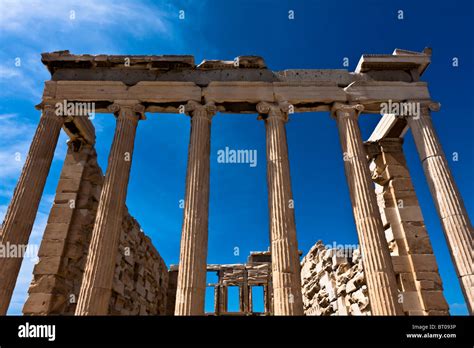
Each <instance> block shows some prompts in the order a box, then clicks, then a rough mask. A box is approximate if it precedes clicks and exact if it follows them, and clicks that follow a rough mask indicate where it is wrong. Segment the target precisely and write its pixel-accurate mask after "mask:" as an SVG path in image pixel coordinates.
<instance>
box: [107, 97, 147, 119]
mask: <svg viewBox="0 0 474 348" xmlns="http://www.w3.org/2000/svg"><path fill="white" fill-rule="evenodd" d="M107 110H108V111H110V112H112V113H113V114H114V115H115V116H116V117H117V118H128V119H131V120H133V121H139V120H144V119H146V118H145V106H144V105H143V104H141V103H140V101H138V100H115V101H114V102H113V104H110V105H109V106H108V107H107Z"/></svg>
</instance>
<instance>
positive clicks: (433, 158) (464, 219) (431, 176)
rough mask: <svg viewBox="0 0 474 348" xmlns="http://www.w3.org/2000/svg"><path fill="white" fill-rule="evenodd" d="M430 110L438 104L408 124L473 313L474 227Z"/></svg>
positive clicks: (435, 104)
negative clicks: (473, 254)
mask: <svg viewBox="0 0 474 348" xmlns="http://www.w3.org/2000/svg"><path fill="white" fill-rule="evenodd" d="M430 110H433V111H438V110H439V104H437V103H428V104H423V105H422V106H421V113H420V115H419V116H418V117H414V116H409V117H407V121H408V125H409V126H410V129H411V132H412V134H413V138H414V140H415V144H416V148H417V150H418V154H419V156H420V160H421V162H422V164H423V170H424V172H425V176H426V180H427V181H428V185H429V187H430V191H431V195H432V197H433V200H434V202H435V205H436V209H437V210H438V215H439V217H440V219H441V224H442V226H443V230H444V234H445V236H446V240H447V241H448V247H449V251H450V253H451V257H452V259H453V261H454V265H455V268H456V272H457V275H458V277H459V281H460V283H461V289H462V291H463V293H464V297H465V299H466V303H467V306H468V309H469V312H470V313H471V314H473V310H474V293H473V291H474V288H473V287H474V275H473V257H472V248H473V246H472V245H473V244H472V241H473V229H472V224H471V221H470V219H469V216H468V215H467V211H466V208H465V206H464V202H463V200H462V197H461V194H460V193H459V190H458V188H457V186H456V183H455V182H454V178H453V175H452V173H451V171H450V169H449V166H448V162H447V160H446V157H445V154H444V152H443V149H442V148H441V144H440V142H439V139H438V136H437V134H436V132H435V129H434V127H433V123H432V120H431V115H430Z"/></svg>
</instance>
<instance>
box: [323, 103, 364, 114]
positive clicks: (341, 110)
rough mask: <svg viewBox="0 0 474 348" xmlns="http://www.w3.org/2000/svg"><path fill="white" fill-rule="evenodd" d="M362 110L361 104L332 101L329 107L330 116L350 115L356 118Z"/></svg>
mask: <svg viewBox="0 0 474 348" xmlns="http://www.w3.org/2000/svg"><path fill="white" fill-rule="evenodd" d="M363 110H364V105H362V104H344V103H337V102H336V103H334V104H333V105H332V107H331V117H333V118H338V117H339V118H341V117H351V118H358V117H359V115H360V113H361V112H362V111H363Z"/></svg>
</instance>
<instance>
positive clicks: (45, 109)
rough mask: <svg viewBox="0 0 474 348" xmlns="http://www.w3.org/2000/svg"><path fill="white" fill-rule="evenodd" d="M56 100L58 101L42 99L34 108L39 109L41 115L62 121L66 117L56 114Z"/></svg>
mask: <svg viewBox="0 0 474 348" xmlns="http://www.w3.org/2000/svg"><path fill="white" fill-rule="evenodd" d="M58 102H60V101H58V100H56V99H43V100H42V101H41V103H39V104H38V105H36V106H35V108H36V110H41V112H42V114H41V117H50V118H52V119H53V118H54V119H56V120H57V121H59V122H60V123H63V122H64V121H65V120H66V117H64V116H62V115H58V113H57V112H56V110H57V107H56V105H57V103H58Z"/></svg>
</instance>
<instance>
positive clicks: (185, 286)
mask: <svg viewBox="0 0 474 348" xmlns="http://www.w3.org/2000/svg"><path fill="white" fill-rule="evenodd" d="M186 111H187V112H188V114H190V115H191V136H190V140H189V149H188V168H187V173H186V196H185V203H184V219H183V229H182V234H181V251H180V256H179V273H178V289H177V293H176V308H175V315H204V298H205V290H206V267H207V233H208V214H209V167H210V151H211V139H210V135H211V119H212V117H213V116H214V114H215V113H216V107H215V106H214V105H213V104H206V105H201V104H199V103H197V102H189V103H188V104H187V106H186Z"/></svg>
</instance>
